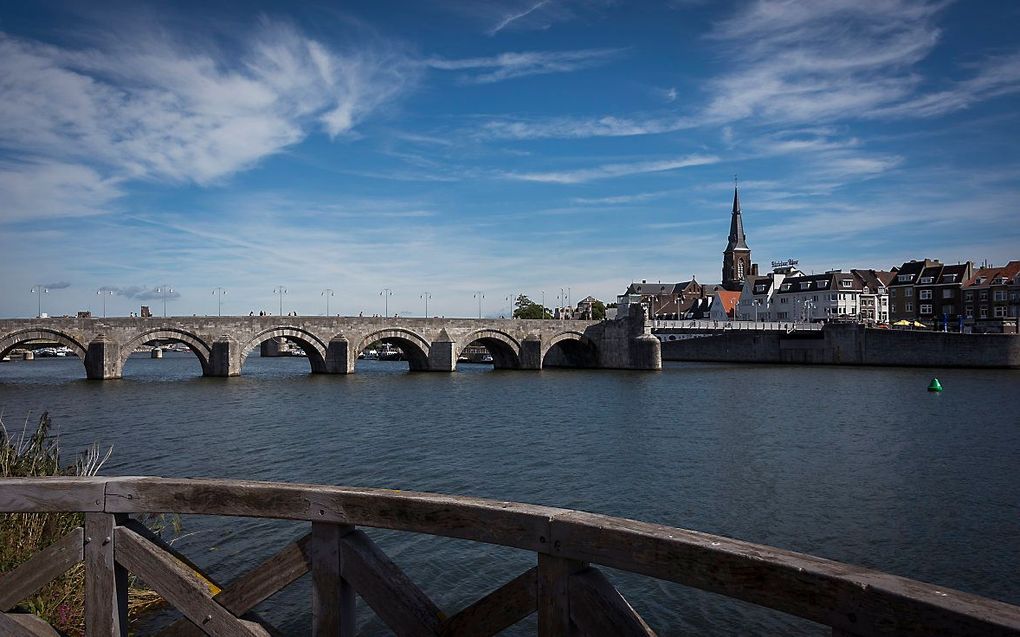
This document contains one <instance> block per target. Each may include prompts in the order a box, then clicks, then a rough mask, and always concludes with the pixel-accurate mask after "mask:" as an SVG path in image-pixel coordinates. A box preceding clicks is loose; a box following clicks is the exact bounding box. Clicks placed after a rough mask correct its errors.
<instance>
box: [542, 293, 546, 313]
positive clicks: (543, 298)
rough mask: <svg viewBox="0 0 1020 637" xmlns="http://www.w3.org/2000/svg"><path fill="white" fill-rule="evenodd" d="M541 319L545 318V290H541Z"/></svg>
mask: <svg viewBox="0 0 1020 637" xmlns="http://www.w3.org/2000/svg"><path fill="white" fill-rule="evenodd" d="M542 318H545V290H542Z"/></svg>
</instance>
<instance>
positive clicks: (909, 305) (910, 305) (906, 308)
mask: <svg viewBox="0 0 1020 637" xmlns="http://www.w3.org/2000/svg"><path fill="white" fill-rule="evenodd" d="M903 309H904V310H906V311H907V312H913V311H914V304H913V303H907V306H906V307H905V308H903Z"/></svg>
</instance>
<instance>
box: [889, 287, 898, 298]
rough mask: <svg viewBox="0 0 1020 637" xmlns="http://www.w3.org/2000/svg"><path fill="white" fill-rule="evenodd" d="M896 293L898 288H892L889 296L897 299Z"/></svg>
mask: <svg viewBox="0 0 1020 637" xmlns="http://www.w3.org/2000/svg"><path fill="white" fill-rule="evenodd" d="M896 292H897V290H896V288H892V289H891V290H889V296H891V297H893V298H894V299H895V298H896Z"/></svg>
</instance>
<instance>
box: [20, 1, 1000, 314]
mask: <svg viewBox="0 0 1020 637" xmlns="http://www.w3.org/2000/svg"><path fill="white" fill-rule="evenodd" d="M171 5H172V7H171ZM296 5H299V6H296ZM1018 26H1020V3H1016V2H1012V1H1010V2H1006V1H1003V2H992V1H980V2H979V1H975V2H962V1H961V2H949V1H924V0H818V1H816V2H799V1H790V0H750V1H746V0H741V1H737V2H715V1H707V0H706V1H698V0H672V1H665V0H664V1H661V2H624V1H622V0H621V1H618V2H613V1H611V0H586V1H578V2H574V1H570V0H521V1H517V0H496V1H493V2H485V3H480V2H473V1H470V0H436V1H433V2H414V1H408V2H385V1H374V2H345V3H326V2H319V3H273V2H262V1H259V0H254V1H246V2H216V1H210V0H206V1H203V2H178V3H149V4H147V3H144V2H123V3H118V2H104V3H80V2H69V3H61V2H53V3H50V2H39V3H21V2H13V1H12V0H0V316H32V315H34V314H35V313H36V311H37V302H38V300H39V299H38V298H37V296H36V295H35V294H33V293H32V292H31V290H32V289H33V286H35V285H37V284H42V285H44V286H46V287H47V289H48V290H49V292H48V293H47V294H45V295H44V296H43V298H42V311H43V312H48V313H49V314H51V315H62V314H72V315H73V314H74V313H75V312H77V311H78V310H86V309H90V310H92V311H93V313H94V314H97V315H98V314H101V313H102V311H103V310H102V307H103V306H102V303H103V300H104V299H105V301H106V306H107V308H106V309H107V312H108V313H109V314H110V315H127V313H128V312H130V311H137V310H138V309H139V306H140V305H141V304H149V305H152V306H153V307H154V310H155V311H156V312H157V313H161V312H162V295H161V294H160V293H158V292H156V290H157V289H158V288H162V287H168V288H169V289H172V290H173V292H172V293H171V294H170V295H169V299H168V302H167V305H168V312H169V313H171V314H178V315H191V314H199V315H202V314H216V313H217V311H218V307H217V298H218V297H217V296H216V295H215V294H214V292H213V290H214V289H215V288H217V287H222V288H224V289H225V290H226V294H225V295H224V296H223V297H222V311H223V313H224V314H228V313H229V314H244V315H247V314H248V313H249V312H250V311H254V312H255V313H256V314H257V313H258V312H259V311H260V310H265V311H269V312H273V313H274V314H275V313H277V312H278V311H279V308H280V305H279V303H280V298H281V296H282V298H283V302H284V305H283V309H284V312H291V311H296V312H298V313H300V314H311V315H315V314H323V313H325V311H326V307H325V302H326V296H325V295H324V290H326V289H330V290H332V291H333V292H332V296H330V297H329V302H330V310H329V311H330V313H332V314H336V313H342V314H346V315H352V314H357V313H359V312H363V313H364V314H365V315H372V314H381V313H383V311H384V296H383V295H382V294H381V292H382V291H383V290H385V289H389V290H391V291H392V295H390V296H387V297H385V300H386V302H387V303H388V311H389V312H390V313H391V314H392V313H399V314H401V315H421V314H422V313H423V312H424V300H423V296H424V295H425V294H426V292H427V293H428V294H429V295H430V298H431V300H430V301H429V314H431V315H444V316H470V315H475V314H477V312H478V295H479V293H481V294H482V295H483V296H484V298H483V299H482V313H483V314H485V315H487V316H500V315H506V314H507V313H508V312H509V302H508V301H507V299H508V297H511V296H512V295H515V294H520V293H524V294H527V295H528V296H530V297H531V298H532V299H534V300H536V301H541V299H542V292H543V291H544V297H545V303H546V305H547V306H553V305H555V304H556V303H557V297H559V296H560V295H561V291H562V293H564V294H565V293H566V291H567V289H568V288H569V291H570V296H571V300H572V301H574V302H575V303H576V301H577V300H579V299H581V298H583V297H584V296H585V295H588V294H592V295H595V296H597V297H599V298H602V299H607V300H613V299H615V297H616V295H618V294H621V293H622V292H623V291H624V290H625V289H626V287H627V285H628V284H629V283H630V282H631V281H634V280H642V279H646V280H650V281H658V280H662V281H677V280H685V279H689V278H690V277H691V276H695V277H696V278H697V279H698V280H699V281H701V282H703V283H713V282H718V281H719V280H720V278H721V260H722V251H723V249H724V248H725V245H726V239H727V236H726V235H727V233H728V230H729V215H730V207H731V202H732V195H733V184H734V177H735V176H736V177H737V178H738V179H739V184H740V196H741V203H742V205H743V214H744V227H745V230H746V232H747V241H748V244H749V246H750V247H751V249H752V258H753V260H754V261H755V262H757V263H759V264H761V267H762V269H763V270H765V269H767V268H768V264H769V263H770V262H771V261H776V260H783V259H790V258H793V259H799V261H800V265H801V269H803V270H805V271H808V272H811V271H816V272H819V271H824V270H827V269H832V268H844V269H845V268H850V267H860V268H876V269H878V268H881V269H888V268H890V267H892V266H894V265H898V264H900V263H902V262H903V261H905V260H909V259H921V258H925V257H929V258H938V259H941V260H943V261H945V262H953V263H955V262H957V261H960V260H968V259H969V260H973V261H976V262H983V261H989V262H991V263H995V264H1001V263H1004V262H1005V261H1008V260H1010V259H1016V258H1020V241H1018V239H1020V230H1018V224H1017V209H1018V206H1020V197H1018V194H1020V144H1018V143H1017V142H1018V140H1020V125H1018V124H1020V109H1018V108H1017V105H1018V97H1020V35H1018V33H1020V29H1018V28H1017V27H1018ZM280 288H283V289H285V290H286V294H284V295H278V294H275V293H274V290H277V289H280ZM100 290H106V291H107V292H109V293H108V294H106V295H100V294H97V292H98V291H100ZM326 294H328V293H326Z"/></svg>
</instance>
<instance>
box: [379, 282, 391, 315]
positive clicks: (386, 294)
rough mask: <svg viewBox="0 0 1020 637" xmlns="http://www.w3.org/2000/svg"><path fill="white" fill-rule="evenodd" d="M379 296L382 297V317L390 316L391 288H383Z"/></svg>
mask: <svg viewBox="0 0 1020 637" xmlns="http://www.w3.org/2000/svg"><path fill="white" fill-rule="evenodd" d="M379 296H381V297H383V317H384V318H389V316H390V297H391V296H393V290H391V289H389V288H383V290H382V292H380V293H379Z"/></svg>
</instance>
